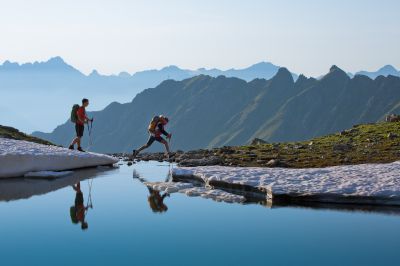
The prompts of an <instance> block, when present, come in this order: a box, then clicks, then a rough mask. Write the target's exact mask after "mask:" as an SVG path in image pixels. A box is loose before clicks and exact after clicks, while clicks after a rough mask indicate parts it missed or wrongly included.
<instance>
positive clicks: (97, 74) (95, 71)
mask: <svg viewBox="0 0 400 266" xmlns="http://www.w3.org/2000/svg"><path fill="white" fill-rule="evenodd" d="M89 76H100V74H99V72H97V70H96V69H93V70H92V72H90V74H89Z"/></svg>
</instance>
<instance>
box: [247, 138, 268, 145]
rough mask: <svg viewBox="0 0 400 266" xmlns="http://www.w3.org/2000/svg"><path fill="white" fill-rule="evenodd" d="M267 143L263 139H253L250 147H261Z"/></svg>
mask: <svg viewBox="0 0 400 266" xmlns="http://www.w3.org/2000/svg"><path fill="white" fill-rule="evenodd" d="M267 143H268V142H266V141H265V140H263V139H259V138H255V139H253V140H252V141H251V143H250V145H261V144H267Z"/></svg>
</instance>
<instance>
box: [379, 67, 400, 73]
mask: <svg viewBox="0 0 400 266" xmlns="http://www.w3.org/2000/svg"><path fill="white" fill-rule="evenodd" d="M378 71H385V72H397V69H396V68H395V67H394V66H392V65H385V66H383V67H381V68H380V69H379V70H378Z"/></svg>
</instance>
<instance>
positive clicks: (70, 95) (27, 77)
mask: <svg viewBox="0 0 400 266" xmlns="http://www.w3.org/2000/svg"><path fill="white" fill-rule="evenodd" d="M278 69H279V67H278V66H276V65H273V64H271V63H268V62H261V63H258V64H255V65H252V66H250V67H248V68H244V69H229V70H219V69H205V68H200V69H197V70H186V69H181V68H178V67H177V66H168V67H164V68H162V69H160V70H155V69H154V70H146V71H141V72H136V73H133V74H129V73H127V72H121V73H119V74H118V75H101V74H99V73H98V72H97V71H96V70H93V71H92V73H90V74H89V75H85V74H83V73H81V72H80V71H79V70H77V69H76V68H74V67H73V66H71V65H69V64H67V63H66V62H65V61H64V60H63V59H62V58H61V57H54V58H51V59H49V60H48V61H45V62H34V63H25V64H19V63H12V62H10V61H5V62H4V63H3V64H1V65H0V91H1V93H2V97H1V98H0V106H1V109H2V110H3V111H1V112H0V123H2V124H8V125H11V126H14V127H17V128H19V129H21V130H23V131H26V132H31V131H33V130H44V131H50V130H52V129H53V128H54V127H55V126H56V125H57V124H59V122H60V117H65V115H66V114H68V112H69V109H70V106H71V105H72V104H74V103H79V102H80V100H81V99H82V98H83V97H86V98H89V99H90V100H91V108H92V110H101V109H103V108H104V107H106V106H107V105H108V104H109V103H111V102H113V101H117V102H121V103H124V102H130V101H131V100H132V99H133V98H134V97H135V95H136V94H137V93H139V92H141V91H142V90H144V89H147V88H152V87H155V86H157V85H158V84H160V83H161V82H162V81H164V80H166V79H173V80H178V81H179V80H183V79H187V78H190V77H193V76H197V75H200V74H206V75H209V76H214V77H217V76H219V75H225V76H227V77H239V78H241V79H244V80H247V81H250V80H253V79H255V78H265V79H270V78H271V77H273V76H274V75H275V74H276V73H277V71H278ZM292 75H293V77H294V78H296V77H297V75H296V74H292ZM32 103H34V105H33V104H32ZM60 103H62V104H60ZM31 106H35V108H31ZM49 110H51V111H49ZM44 114H46V116H45V118H44Z"/></svg>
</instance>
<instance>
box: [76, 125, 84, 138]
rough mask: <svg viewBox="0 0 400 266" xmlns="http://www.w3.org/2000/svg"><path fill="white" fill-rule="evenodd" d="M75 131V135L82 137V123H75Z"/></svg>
mask: <svg viewBox="0 0 400 266" xmlns="http://www.w3.org/2000/svg"><path fill="white" fill-rule="evenodd" d="M75 131H76V136H77V137H83V132H84V131H85V126H84V125H79V124H75Z"/></svg>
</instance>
